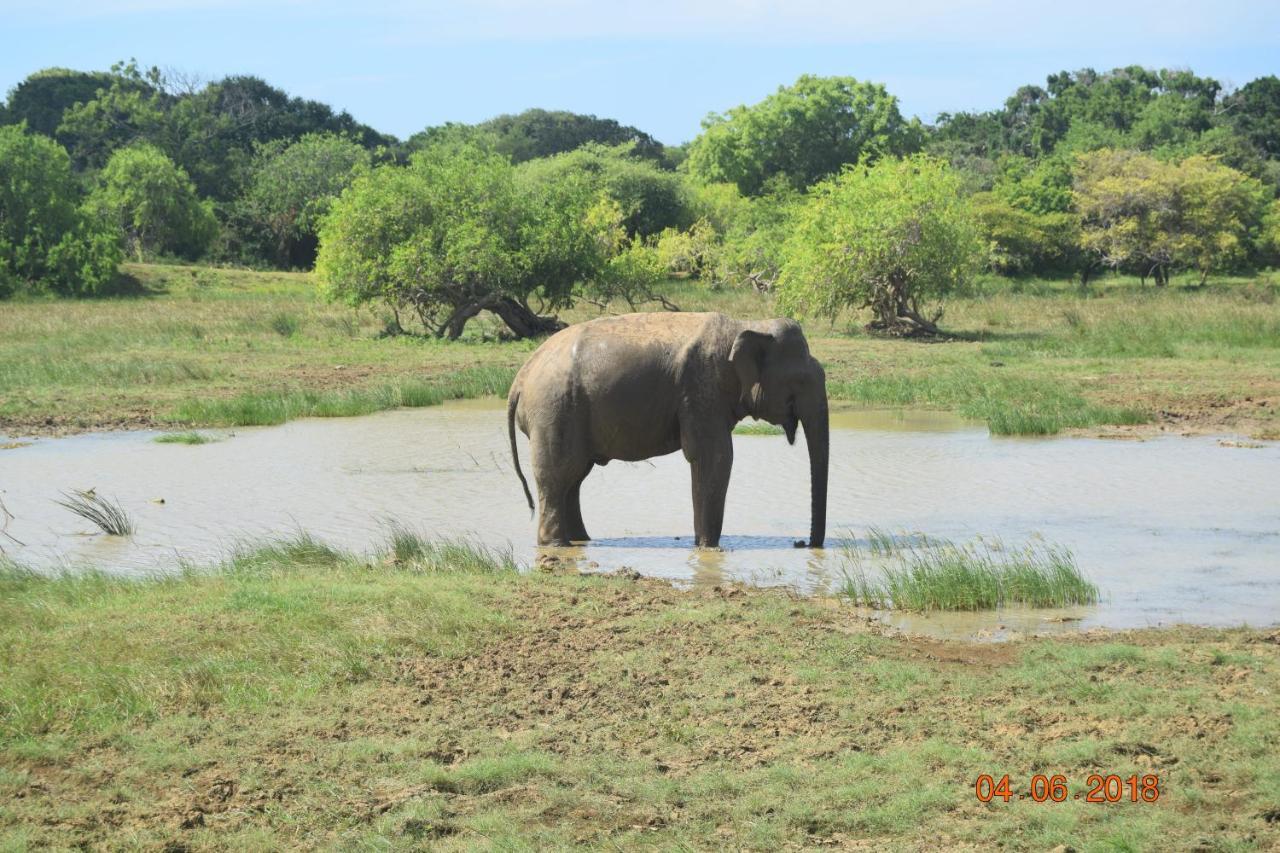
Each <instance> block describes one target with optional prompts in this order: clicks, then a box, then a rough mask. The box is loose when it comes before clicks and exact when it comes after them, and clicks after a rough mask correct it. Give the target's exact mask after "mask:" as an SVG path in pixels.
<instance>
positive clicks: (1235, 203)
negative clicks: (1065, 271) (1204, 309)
mask: <svg viewBox="0 0 1280 853" xmlns="http://www.w3.org/2000/svg"><path fill="white" fill-rule="evenodd" d="M1074 194H1075V199H1076V207H1077V209H1078V210H1079V211H1080V214H1081V217H1082V220H1083V227H1082V231H1081V237H1080V242H1081V245H1082V246H1083V248H1085V249H1086V250H1087V251H1090V252H1092V253H1094V254H1095V255H1096V256H1097V257H1098V258H1099V259H1100V260H1101V262H1102V263H1103V264H1105V265H1107V266H1109V267H1112V268H1123V267H1129V268H1134V269H1135V270H1136V271H1137V272H1138V273H1139V275H1142V276H1143V277H1144V278H1145V277H1146V276H1147V275H1151V276H1153V277H1154V278H1155V280H1156V284H1157V285H1164V284H1167V283H1168V281H1169V275H1170V274H1171V273H1172V272H1174V271H1175V270H1177V269H1179V268H1192V269H1196V270H1198V271H1199V273H1200V280H1201V283H1203V282H1204V281H1205V280H1206V279H1207V278H1208V276H1209V274H1210V273H1211V272H1214V271H1216V270H1221V269H1224V268H1228V267H1230V266H1231V265H1233V264H1237V263H1239V262H1241V261H1243V260H1244V258H1245V257H1246V254H1247V252H1248V249H1249V235H1250V234H1251V232H1252V231H1253V230H1254V229H1256V227H1257V225H1258V224H1259V222H1260V220H1261V218H1262V216H1263V212H1264V206H1265V203H1266V198H1267V195H1266V192H1265V190H1264V189H1263V187H1262V184H1261V183H1260V182H1258V181H1257V180H1255V179H1253V178H1250V177H1248V176H1247V175H1244V174H1241V173H1240V172H1237V171H1236V170H1235V169H1232V168H1229V167H1227V166H1224V165H1222V164H1221V163H1219V162H1217V160H1215V159H1214V158H1212V157H1204V156H1199V155H1197V156H1194V157H1188V158H1187V159H1186V160H1184V161H1182V162H1181V163H1173V162H1165V161H1161V160H1157V159H1155V158H1154V157H1151V156H1150V155H1146V154H1142V153H1139V152H1136V151H1114V150H1111V149H1103V150H1100V151H1094V152H1090V153H1089V154H1083V155H1080V156H1079V157H1078V158H1077V163H1076V179H1075V190H1074Z"/></svg>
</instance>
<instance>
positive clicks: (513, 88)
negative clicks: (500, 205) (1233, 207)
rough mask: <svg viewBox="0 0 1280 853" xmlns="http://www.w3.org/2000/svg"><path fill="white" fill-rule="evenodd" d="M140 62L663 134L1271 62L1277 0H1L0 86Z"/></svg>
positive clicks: (1278, 23) (929, 112)
mask: <svg viewBox="0 0 1280 853" xmlns="http://www.w3.org/2000/svg"><path fill="white" fill-rule="evenodd" d="M131 57H134V58H137V60H138V62H139V64H140V65H142V66H145V67H149V66H152V65H158V66H160V67H161V68H164V69H172V70H176V71H181V72H183V73H184V74H187V75H196V76H197V77H198V78H203V79H207V80H213V79H217V78H219V77H222V76H226V75H229V74H254V75H257V76H260V77H262V78H264V79H266V80H267V81H268V82H270V83H271V84H273V85H275V86H278V87H280V88H282V89H284V90H286V91H287V92H289V93H290V94H293V95H301V96H303V97H307V98H314V99H316V100H320V101H324V102H326V103H328V104H331V105H332V106H333V107H335V108H336V109H344V110H347V111H348V112H350V113H351V114H352V115H353V116H355V118H356V119H358V120H359V121H362V122H365V123H366V124H369V125H372V126H373V127H375V128H377V129H378V130H381V131H383V132H386V133H392V134H395V135H396V136H399V137H401V138H404V137H407V136H409V135H410V134H412V133H415V132H417V131H419V130H421V129H423V128H424V127H428V126H431V125H436V124H443V123H444V122H446V121H459V122H476V121H482V120H484V119H486V118H490V117H492V116H494V115H498V114H501V113H514V112H519V111H521V110H524V109H527V108H530V107H542V108H545V109H565V110H572V111H574V112H581V113H594V114H596V115H599V116H603V117H609V118H614V119H617V120H618V121H620V122H621V123H623V124H629V125H634V126H636V127H638V128H640V129H641V130H644V131H647V132H648V133H650V134H652V135H653V136H655V137H657V138H658V139H659V140H661V141H663V142H666V143H679V142H683V141H685V140H688V139H691V138H693V137H694V136H696V135H697V133H698V131H699V127H700V124H701V121H702V119H703V118H704V117H705V116H706V115H707V114H708V113H709V112H719V111H723V110H727V109H729V108H730V107H733V106H736V105H738V104H742V103H753V102H755V101H758V100H760V99H761V98H763V97H765V96H766V95H768V94H769V93H770V92H772V91H774V90H775V89H777V87H778V86H779V85H784V84H789V83H791V82H793V81H794V80H795V79H796V78H797V77H798V76H800V75H801V74H805V73H809V74H821V75H849V76H853V77H856V78H858V79H860V80H871V81H875V82H879V83H883V84H884V85H885V86H886V87H887V88H888V89H889V91H890V92H891V93H893V94H894V95H896V96H897V97H898V98H899V100H900V103H901V107H902V110H903V112H904V113H906V114H908V115H916V116H919V117H920V118H921V119H922V120H924V121H928V122H931V121H933V120H934V119H935V118H936V116H937V114H938V113H940V112H961V111H965V110H984V109H994V108H996V107H999V106H1000V105H1001V103H1003V101H1004V99H1005V98H1006V97H1008V96H1009V95H1010V94H1012V93H1013V91H1014V90H1015V89H1016V88H1017V87H1018V86H1021V85H1024V84H1027V83H1041V84H1042V83H1043V82H1044V78H1045V77H1046V75H1048V74H1050V73H1053V72H1056V71H1061V70H1074V69H1078V68H1085V67H1091V68H1095V69H1098V70H1105V69H1110V68H1114V67H1117V66H1122V65H1134V64H1137V65H1146V66H1149V67H1156V68H1190V69H1192V70H1194V71H1195V72H1197V73H1198V74H1201V75H1205V76H1210V77H1214V78H1215V79H1217V80H1219V81H1220V82H1222V83H1224V84H1226V85H1227V86H1229V87H1238V86H1242V85H1244V84H1245V83H1247V82H1249V81H1250V80H1252V79H1254V78H1256V77H1260V76H1264V75H1268V74H1280V0H1257V2H1241V1H1240V0H1217V2H1201V0H1194V2H1193V0H1162V2H1148V0H1142V2H1124V0H1110V2H1102V0H1067V1H1066V2H1064V0H1057V2H1041V0H974V2H965V0H880V2H870V3H868V2H826V3H823V2H815V0H789V2H773V0H740V2H731V0H645V2H638V0H633V2H625V3H619V2H604V0H595V2H592V0H539V2H527V1H526V0H473V2H466V3H463V2H448V3H446V2H432V0H425V2H411V0H364V2H359V3H349V2H348V3H343V2H337V0H0V91H3V92H7V91H8V90H9V89H10V88H12V87H13V86H14V85H15V84H16V83H18V82H19V81H20V80H22V79H23V78H24V77H26V76H27V75H28V74H30V73H31V72H33V71H36V70H38V69H41V68H47V67H50V66H63V67H69V68H76V69H82V70H93V69H106V68H108V67H109V66H110V65H111V64H112V63H113V62H115V61H118V60H121V59H128V58H131Z"/></svg>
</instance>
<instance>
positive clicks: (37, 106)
mask: <svg viewBox="0 0 1280 853" xmlns="http://www.w3.org/2000/svg"><path fill="white" fill-rule="evenodd" d="M111 82H112V78H111V75H110V74H107V73H105V72H102V71H88V72H86V71H73V70H71V69H70V68H46V69H44V70H43V71H37V72H36V73H34V74H32V75H30V76H28V77H27V78H26V79H25V80H23V81H22V82H21V83H19V84H18V85H17V86H14V87H13V90H12V91H10V92H9V101H8V103H7V104H6V105H5V111H4V123H5V124H21V123H22V122H24V121H25V122H26V123H27V129H28V130H31V131H34V132H35V133H39V134H41V135H43V136H53V135H54V134H55V133H57V131H58V125H60V124H62V114H63V113H64V112H66V110H67V108H68V107H70V106H73V105H74V104H77V103H85V102H87V101H91V100H93V99H94V98H95V97H96V96H97V94H98V90H99V89H106V88H108V87H109V86H110V85H111Z"/></svg>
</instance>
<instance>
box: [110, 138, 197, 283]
mask: <svg viewBox="0 0 1280 853" xmlns="http://www.w3.org/2000/svg"><path fill="white" fill-rule="evenodd" d="M87 204H88V208H89V210H90V211H92V212H93V214H94V215H95V216H98V217H100V218H101V219H102V220H103V221H106V222H109V223H111V224H112V226H113V227H114V228H115V229H116V230H117V233H118V234H119V235H120V239H121V241H122V242H123V244H124V247H125V250H126V251H127V252H128V253H129V254H131V255H133V256H134V257H136V258H137V259H138V260H143V259H144V258H145V257H147V256H148V255H157V254H174V255H180V256H182V257H185V258H191V259H194V258H198V257H199V256H200V255H201V254H203V253H204V251H205V249H206V248H208V246H209V244H210V243H211V242H212V240H213V238H214V237H215V236H216V234H217V230H218V223H217V220H216V219H214V216H213V205H212V203H211V202H207V201H201V200H200V199H199V198H198V197H197V196H196V188H195V186H194V185H193V184H192V183H191V180H190V178H188V177H187V173H186V172H184V171H183V170H182V169H180V168H179V167H178V166H177V165H175V164H174V162H173V161H172V160H170V159H169V158H168V157H167V156H166V155H165V153H164V152H163V151H161V150H160V149H159V148H156V147H155V146H154V145H149V144H140V145H132V146H130V147H128V148H122V149H120V150H119V151H116V152H115V153H114V154H112V155H111V159H110V160H108V161H107V165H106V167H105V168H104V169H103V170H102V172H101V173H100V174H99V175H98V181H97V186H96V187H95V188H94V190H93V192H92V193H91V194H90V195H89V200H88V203H87Z"/></svg>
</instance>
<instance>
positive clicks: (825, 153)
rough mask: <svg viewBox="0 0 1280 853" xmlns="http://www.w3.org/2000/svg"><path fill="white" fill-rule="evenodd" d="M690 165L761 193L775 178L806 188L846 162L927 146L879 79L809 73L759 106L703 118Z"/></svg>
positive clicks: (701, 174) (704, 175) (705, 176)
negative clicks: (856, 78)
mask: <svg viewBox="0 0 1280 853" xmlns="http://www.w3.org/2000/svg"><path fill="white" fill-rule="evenodd" d="M702 126H703V132H702V134H701V135H700V136H699V137H698V138H697V139H695V140H694V141H693V144H692V145H691V146H690V149H689V159H688V168H689V171H690V173H691V174H693V175H694V176H695V177H697V178H699V179H701V180H703V181H705V182H709V183H711V182H725V181H727V182H730V183H734V184H737V186H738V189H739V190H741V191H742V192H743V193H744V194H746V195H756V194H759V193H760V192H761V191H762V190H763V189H764V188H765V186H766V184H767V183H768V182H769V180H770V179H771V178H774V177H775V176H777V177H780V178H781V179H782V180H784V181H785V182H786V183H787V184H789V185H790V186H791V187H793V188H795V189H804V188H805V187H807V186H809V185H810V184H812V183H814V182H815V181H817V180H820V179H822V178H824V177H826V176H828V175H831V174H833V173H835V172H837V171H838V170H839V169H840V167H841V166H844V165H846V164H850V163H855V162H858V161H859V160H860V159H861V160H865V161H867V162H869V161H871V160H874V159H875V158H876V157H880V156H883V155H887V154H904V153H910V152H912V151H915V150H917V149H918V148H919V147H920V144H921V141H922V138H923V131H922V129H921V127H920V124H919V122H918V121H916V120H914V119H913V120H911V121H907V120H906V119H904V118H903V117H902V113H901V112H899V110H898V99H897V98H895V97H893V96H892V95H890V94H889V93H888V92H887V91H886V90H885V88H884V87H883V86H881V85H879V84H877V83H860V82H858V81H857V80H855V79H853V78H852V77H814V76H810V75H804V76H802V77H800V79H799V80H797V81H796V82H795V84H794V85H792V86H783V87H779V89H778V91H777V92H775V93H774V94H772V95H770V96H769V97H767V98H765V99H764V100H763V101H761V102H760V103H758V104H754V105H752V106H739V107H734V108H733V109H731V110H729V112H728V113H726V114H723V115H717V114H714V113H713V114H712V115H710V116H708V117H707V119H705V120H704V121H703V123H702Z"/></svg>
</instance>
